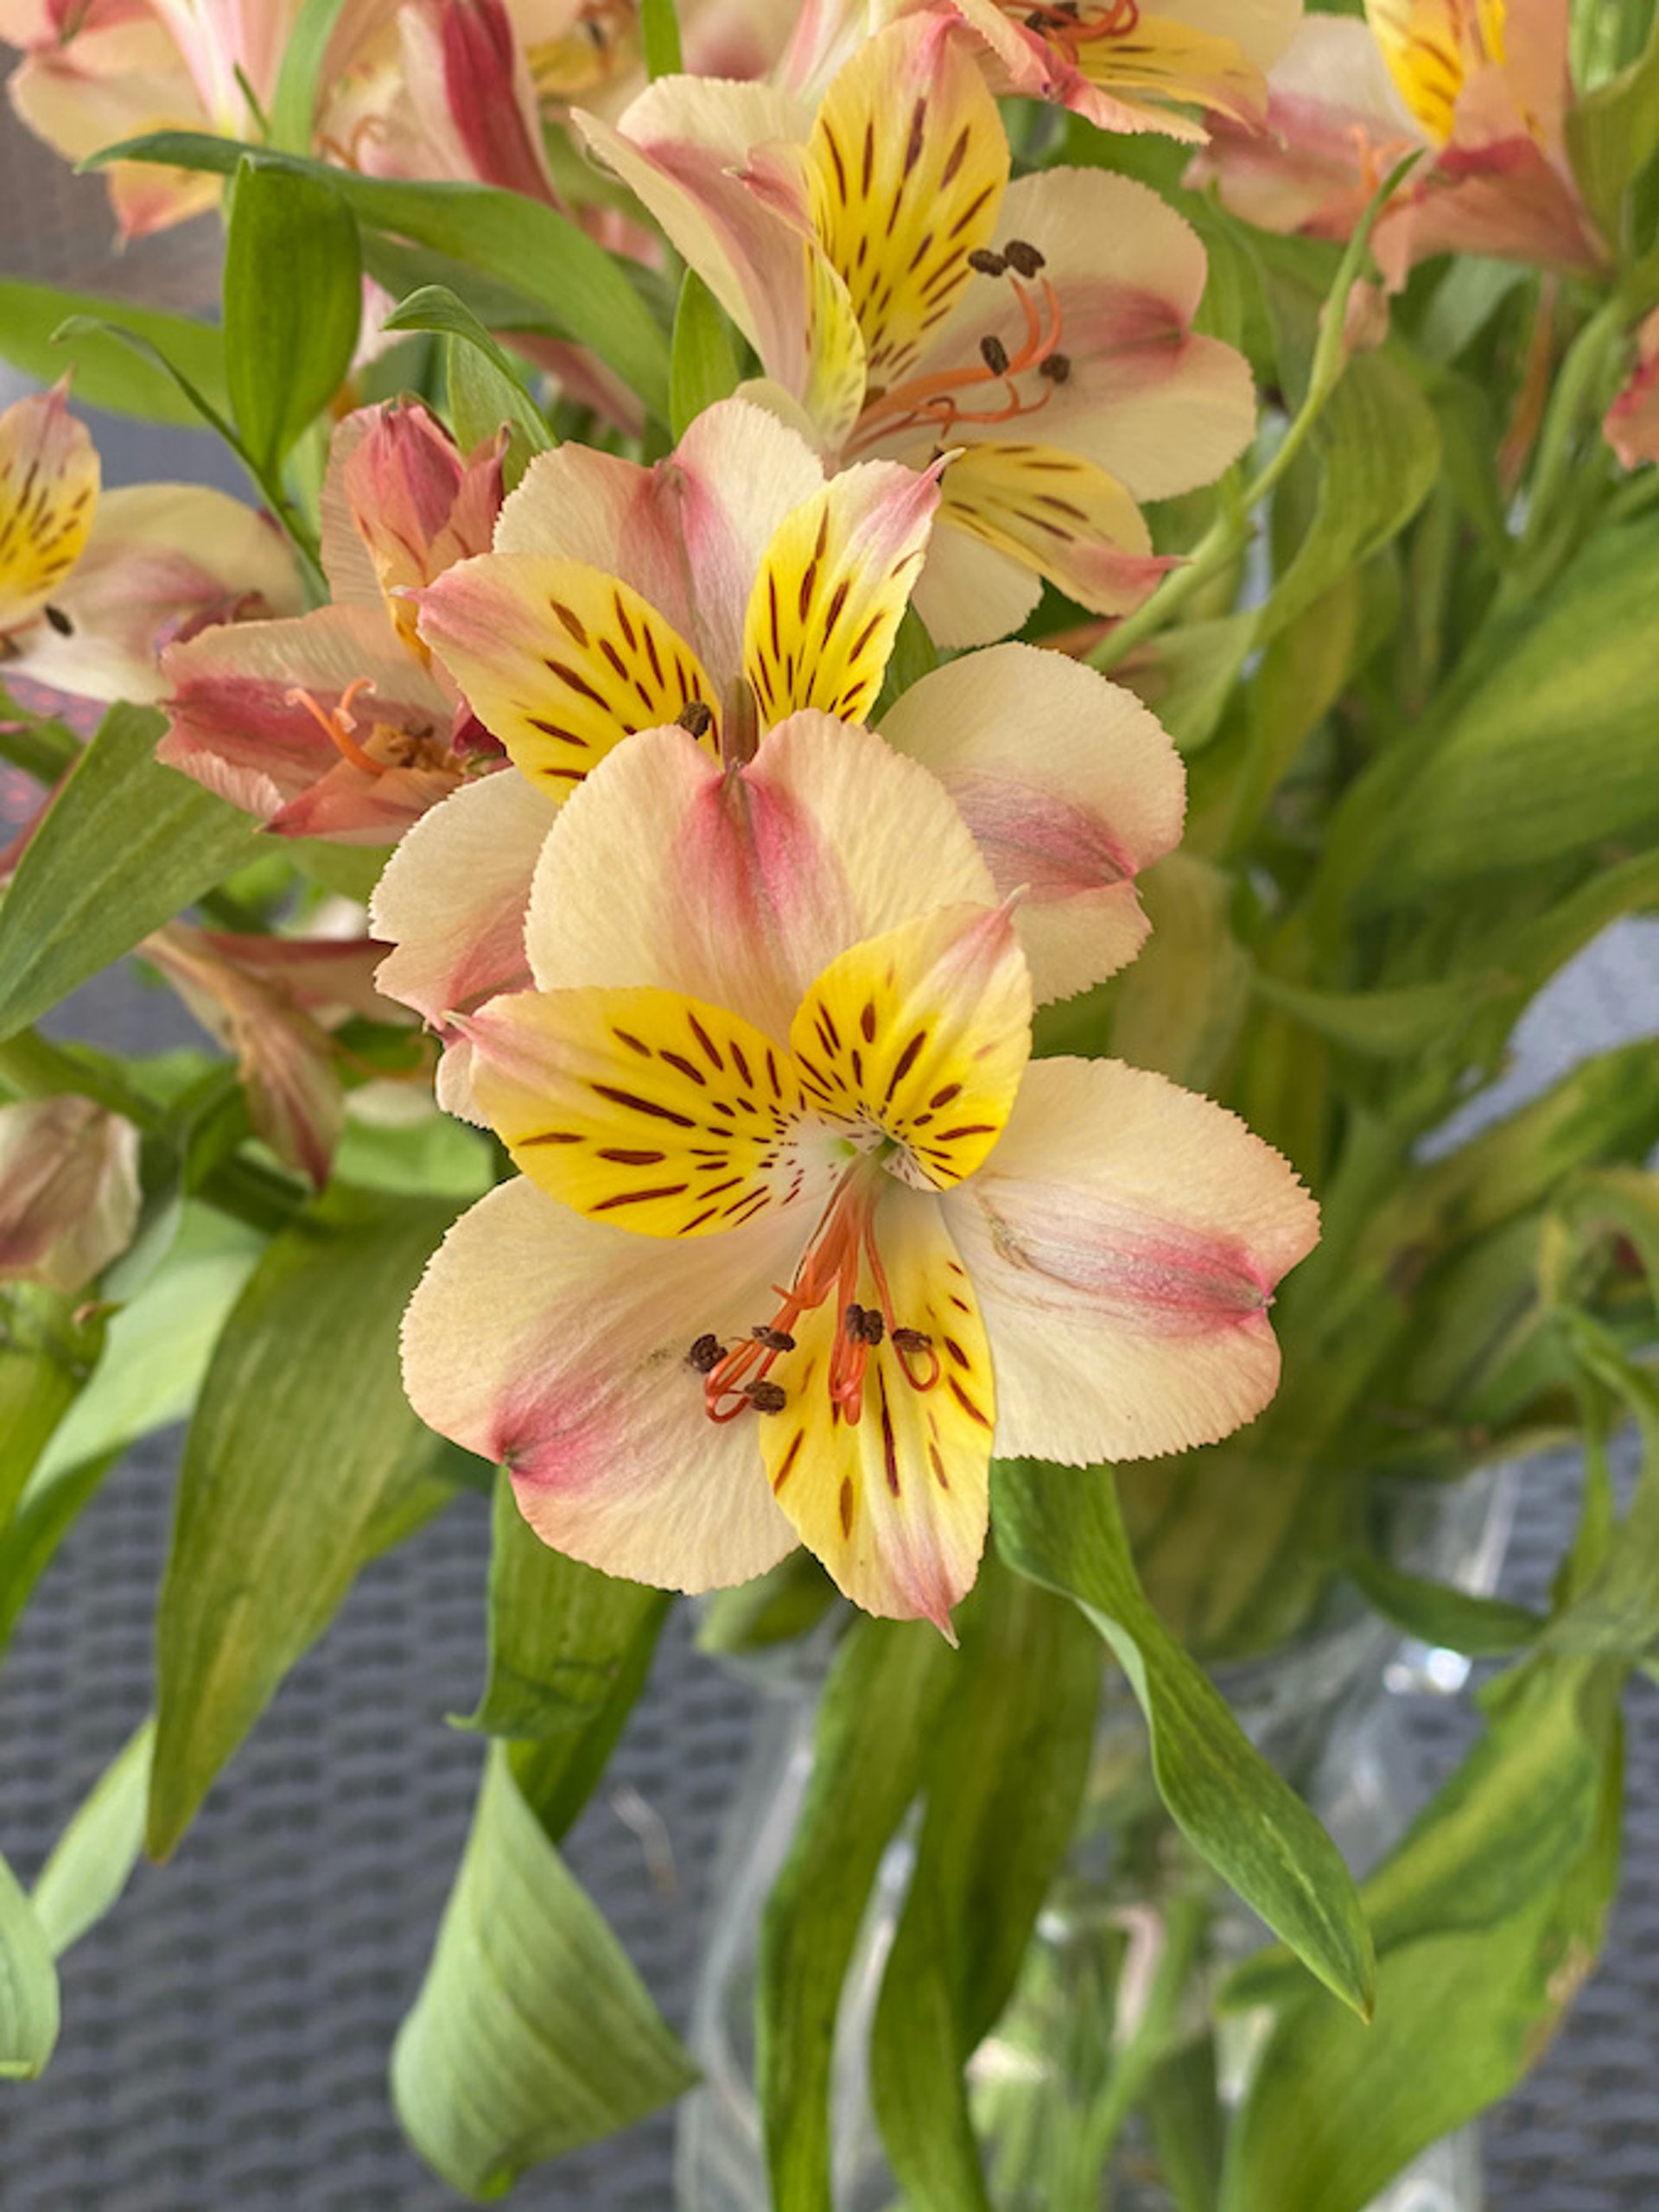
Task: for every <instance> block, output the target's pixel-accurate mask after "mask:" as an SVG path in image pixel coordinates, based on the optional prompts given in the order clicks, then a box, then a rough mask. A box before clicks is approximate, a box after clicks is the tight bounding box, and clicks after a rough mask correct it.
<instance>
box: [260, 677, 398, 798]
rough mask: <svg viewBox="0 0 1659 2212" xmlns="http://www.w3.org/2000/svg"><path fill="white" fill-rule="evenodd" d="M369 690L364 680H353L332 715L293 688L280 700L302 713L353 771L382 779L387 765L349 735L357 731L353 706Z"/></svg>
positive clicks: (367, 682) (371, 684)
mask: <svg viewBox="0 0 1659 2212" xmlns="http://www.w3.org/2000/svg"><path fill="white" fill-rule="evenodd" d="M373 689H374V685H373V683H372V682H371V680H370V679H369V677H366V676H359V677H353V680H352V682H351V683H348V684H347V685H346V689H345V690H343V691H342V692H341V693H340V704H339V705H338V706H337V707H336V708H335V709H334V712H333V714H332V715H331V714H329V713H328V712H327V709H324V708H322V707H320V706H319V705H318V704H317V702H316V701H315V699H314V698H313V697H312V696H311V694H310V693H309V692H308V691H302V690H299V689H298V688H297V687H296V689H295V690H292V691H289V692H288V693H286V694H285V695H284V696H285V697H286V698H287V701H288V703H289V706H290V707H303V708H304V709H305V711H306V712H307V714H308V715H310V716H311V719H312V720H313V721H315V723H316V725H317V727H318V728H320V729H321V731H322V733H323V735H324V736H325V737H326V738H327V740H328V742H329V743H330V744H331V745H332V746H334V747H335V748H336V750H337V751H339V752H340V753H343V754H344V755H345V757H346V760H349V761H350V762H351V764H352V766H353V768H360V769H361V770H362V772H363V773H364V774H365V776H384V775H385V772H386V769H387V766H388V765H389V764H388V763H387V762H385V761H384V760H376V759H375V758H374V755H373V754H372V753H365V751H364V749H363V747H361V746H360V745H359V743H358V741H357V740H356V739H355V738H354V737H353V734H352V732H353V730H354V729H355V728H356V727H357V723H356V721H355V718H354V717H353V714H352V706H353V702H354V701H356V700H357V699H359V698H360V697H361V696H362V695H363V693H364V692H365V691H372V690H373Z"/></svg>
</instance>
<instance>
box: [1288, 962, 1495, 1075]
mask: <svg viewBox="0 0 1659 2212" xmlns="http://www.w3.org/2000/svg"><path fill="white" fill-rule="evenodd" d="M1251 981H1252V982H1253V983H1254V985H1255V992H1256V995H1257V996H1258V997H1259V998H1263V999H1265V1000H1266V1001H1267V1002H1268V1005H1269V1006H1274V1007H1278V1008H1279V1009H1280V1010H1281V1013H1284V1014H1290V1015H1292V1016H1294V1019H1295V1020H1297V1021H1298V1022H1300V1024H1301V1026H1302V1027H1303V1028H1305V1029H1311V1030H1312V1031H1313V1033H1314V1034H1315V1036H1318V1037H1324V1038H1327V1039H1329V1040H1330V1042H1331V1043H1332V1044H1333V1045H1341V1046H1344V1047H1345V1048H1346V1049H1347V1050H1348V1051H1349V1052H1363V1053H1364V1054H1366V1056H1367V1057H1368V1058H1373V1059H1382V1060H1409V1059H1413V1058H1416V1057H1417V1055H1419V1054H1420V1053H1421V1052H1425V1051H1426V1050H1427V1048H1428V1047H1429V1046H1431V1045H1434V1044H1437V1043H1439V1042H1440V1040H1441V1039H1444V1038H1446V1036H1447V1035H1448V1033H1449V1034H1451V1035H1452V1036H1453V1037H1458V1036H1460V1035H1461V1034H1462V1032H1463V1030H1464V1028H1465V1027H1466V1025H1467V1024H1468V1022H1469V1021H1470V1020H1471V1018H1472V1017H1473V1015H1474V1014H1475V1013H1476V1012H1477V1010H1478V1008H1479V1007H1481V1006H1482V1005H1483V1004H1484V1003H1485V1002H1487V1001H1491V1000H1492V999H1495V998H1499V997H1501V996H1503V994H1504V992H1505V991H1506V990H1507V989H1508V988H1510V979H1509V978H1508V977H1507V976H1503V975H1501V974H1499V975H1484V976H1480V975H1477V976H1448V977H1447V978H1446V980H1445V981H1444V982H1438V983H1409V984H1406V985H1404V986H1402V988H1399V989H1397V990H1380V991H1319V990H1312V989H1309V988H1306V987H1305V986H1304V985H1302V984H1300V983H1291V982H1286V981H1285V980H1284V978H1283V977H1282V976H1273V975H1269V974H1268V972H1267V971H1266V970H1265V969H1257V970H1256V972H1255V975H1254V976H1253V977H1252V978H1251Z"/></svg>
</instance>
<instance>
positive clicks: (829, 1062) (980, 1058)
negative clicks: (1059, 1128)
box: [790, 906, 1031, 1190]
mask: <svg viewBox="0 0 1659 2212" xmlns="http://www.w3.org/2000/svg"><path fill="white" fill-rule="evenodd" d="M790 1044H791V1048H792V1050H793V1052H794V1054H795V1058H796V1062H797V1065H798V1067H799V1070H800V1074H801V1084H802V1089H803V1090H804V1094H805V1096H806V1100H807V1103H808V1104H809V1106H810V1107H812V1108H814V1109H816V1110H817V1112H818V1113H819V1114H820V1115H821V1116H823V1118H824V1119H825V1120H826V1121H829V1122H833V1123H836V1124H837V1125H838V1126H842V1127H844V1128H849V1130H854V1131H857V1132H859V1133H861V1134H868V1133H872V1132H876V1133H879V1134H880V1135H882V1136H885V1137H886V1138H887V1139H888V1140H890V1141H891V1142H892V1143H893V1145H895V1146H896V1147H899V1149H898V1151H897V1152H896V1154H894V1155H893V1157H892V1158H891V1159H890V1160H888V1161H887V1165H888V1166H890V1167H891V1168H892V1170H893V1173H895V1174H897V1175H899V1176H902V1177H903V1179H905V1180H906V1182H910V1183H914V1184H916V1185H920V1186H921V1187H922V1188H924V1189H933V1190H944V1189H945V1188H947V1187H948V1186H949V1185H951V1184H953V1183H959V1182H960V1181H961V1180H962V1179H963V1176H964V1175H969V1174H971V1173H973V1171H974V1169H975V1168H976V1167H977V1166H979V1164H980V1162H981V1161H982V1160H983V1159H984V1158H985V1156H986V1154H988V1152H989V1151H990V1149H991V1147H992V1146H993V1145H994V1144H995V1142H996V1140H997V1138H998V1136H999V1135H1000V1134H1001V1129H1002V1126H1003V1124H1004V1122H1006V1121H1007V1118H1008V1115H1009V1112H1010V1111H1011V1109H1012V1108H1013V1105H1014V1096H1015V1094H1016V1093H1017V1092H1018V1090H1019V1088H1020V1077H1021V1076H1022V1074H1023V1073H1024V1071H1025V1066H1026V1062H1027V1059H1028V1058H1029V1057H1030V1053H1031V976H1030V972H1029V970H1028V969H1027V966H1026V960H1025V955H1024V954H1023V953H1022V952H1021V951H1020V947H1019V944H1018V942H1017V940H1016V939H1015V937H1014V926H1013V923H1012V921H1011V919H1010V917H1009V913H1008V910H1007V907H987V906H946V907H943V908H941V909H940V910H939V911H938V912H936V913H932V914H927V915H924V916H923V918H921V919H920V920H919V921H915V922H906V923H905V924H904V925H902V926H901V927H899V928H898V929H896V930H890V931H887V934H886V935H885V936H883V937H878V938H870V939H868V941H867V942H866V943H865V944H856V945H855V946H854V947H853V948H852V950H850V951H849V952H844V953H842V956H841V957H840V958H839V959H838V960H834V961H832V962H831V963H830V964H829V967H828V968H826V969H824V971H823V974H822V975H821V976H819V977H818V979H817V982H815V983H814V984H813V986H812V988H811V989H810V991H808V993H807V994H806V996H805V998H804V1000H803V1001H801V1007H800V1011H799V1012H798V1014H797V1015H796V1017H795V1021H794V1025H793V1027H792V1028H791V1032H790Z"/></svg>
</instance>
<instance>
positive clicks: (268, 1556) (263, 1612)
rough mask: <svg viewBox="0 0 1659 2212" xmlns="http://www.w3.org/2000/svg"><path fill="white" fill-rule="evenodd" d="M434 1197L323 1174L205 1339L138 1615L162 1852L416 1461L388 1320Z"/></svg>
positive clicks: (400, 1298) (426, 1236) (318, 1627)
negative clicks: (152, 1684)
mask: <svg viewBox="0 0 1659 2212" xmlns="http://www.w3.org/2000/svg"><path fill="white" fill-rule="evenodd" d="M453 1214H454V1205H453V1204H452V1203H451V1202H449V1201H447V1200H429V1199H417V1198H408V1199H404V1200H402V1201H399V1200H397V1199H395V1198H391V1197H388V1196H383V1195H380V1194H377V1193H370V1192H352V1191H344V1190H338V1189H336V1190H335V1191H334V1192H330V1193H329V1195H328V1196H327V1198H325V1199H324V1200H323V1201H322V1202H321V1205H318V1206H317V1207H316V1208H315V1210H314V1211H311V1212H309V1213H308V1214H307V1215H305V1216H304V1217H302V1218H300V1219H299V1220H297V1221H296V1223H295V1224H294V1225H293V1227H292V1228H290V1229H289V1230H284V1231H283V1234H282V1235H281V1236H278V1237H277V1239H276V1240H275V1242H274V1243H272V1244H271V1245H270V1249H268V1251H267V1252H266V1254H265V1255H264V1259H263V1260H262V1261H261V1262H260V1263H259V1265H258V1267H257V1268H256V1269H255V1270H254V1273H253V1274H252V1276H251V1278H250V1280H249V1282H248V1285H247V1287H246V1288H245V1291H244V1292H243V1294H242V1295H241V1297H240V1298H239V1299H238V1301H237V1304H236V1306H235V1307H234V1309H233V1310H232V1314H231V1317H230V1319H229V1320H228V1321H227V1323H226V1326H225V1329H224V1332H223V1334H222V1335H221V1336H220V1338H219V1343H218V1345H217V1348H216V1349H215V1351H214V1354H213V1363H212V1365H211V1366H210V1367H209V1369H208V1371H207V1381H206V1383H204V1385H203V1387H202V1393H201V1402H200V1406H199V1407H198V1408H197V1411H196V1417H195V1420H194V1421H193V1423H192V1424H191V1428H190V1433H189V1436H188V1439H187V1440H186V1444H185V1452H184V1464H183V1466H182V1468H181V1471H180V1475H179V1489H178V1500H177V1506H176V1510H175V1519H174V1526H173V1541H172V1548H171V1551H170V1553H169V1554H168V1564H167V1572H166V1575H165V1578H164V1580H163V1582H162V1595H161V1604H160V1609H159V1615H158V1620H157V1655H156V1761H155V1771H154V1774H153V1776H152V1778H151V1785H150V1797H149V1828H148V1834H147V1838H146V1847H147V1848H148V1849H149V1852H150V1853H151V1854H152V1855H153V1856H155V1857H157V1858H164V1857H165V1856H166V1855H167V1853H168V1852H169V1851H171V1850H172V1848H173V1847H174V1846H175V1844H176V1843H177V1841H178V1840H179V1838H180V1837H181V1835H182V1834H183V1833H184V1831H185V1829H186V1827H188V1825H189V1823H190V1821H191V1820H192V1818H193V1817H194V1814H195V1811H196V1808H197V1807H198V1806H199V1805H200V1802H201V1800H202V1798H203V1796H205V1795H206V1794H207V1789H208V1786H209V1785H210V1783H212V1782H213V1777H215V1775H217V1774H218V1772H219V1769H220V1768H221V1767H222V1766H223V1765H224V1764H225V1762H226V1759H228V1758H230V1756H231V1754H232V1751H235V1749H236V1747H237V1745H238V1744H239V1743H240V1742H241V1740H242V1738H243V1737H244V1736H245V1734H246V1733H247V1732H248V1730H249V1729H250V1728H251V1726H252V1725H253V1723H254V1721H255V1720H256V1719H257V1718H258V1716H259V1714H260V1713H261V1712H262V1711H263V1710H264V1706H265V1704H266V1702H267V1701H268V1700H269V1699H270V1695H271V1694H272V1692H273V1691H274V1690H275V1689H276V1688H277V1684H278V1683H279V1682H280V1681H282V1679H283V1675H285V1674H286V1672H287V1671H288V1669H289V1667H290V1666H292V1664H293V1663H294V1662H295V1660H296V1659H297V1658H298V1657H299V1656H300V1655H301V1653H302V1652H303V1651H304V1650H305V1649H307V1648H308V1645H310V1644H311V1643H313V1642H314V1641H315V1638H316V1637H318V1636H319V1635H321V1632H322V1630H323V1629H324V1628H326V1627H327V1624H328V1622H329V1620H330V1619H331V1618H333V1615H334V1609H335V1607H336V1606H337V1605H339V1603H340V1599H342V1598H343V1597H344V1596H345V1594H346V1590H347V1589H348V1588H349V1587H350V1586H351V1583H352V1581H353V1578H354V1576H355V1575H356V1573H357V1572H358V1569H359V1567H361V1566H362V1564H363V1562H364V1559H365V1554H366V1552H367V1551H368V1550H369V1549H370V1548H372V1531H373V1530H374V1528H375V1523H376V1519H377V1516H378V1513H379V1512H380V1511H381V1510H383V1508H384V1506H385V1502H386V1500H387V1499H388V1497H391V1496H393V1495H394V1494H395V1493H396V1492H397V1490H398V1488H399V1486H400V1484H402V1483H403V1482H404V1481H406V1480H407V1479H408V1478H409V1474H410V1469H411V1467H418V1466H419V1465H420V1464H421V1463H422V1461H423V1456H424V1454H425V1452H426V1451H427V1449H428V1445H427V1436H426V1431H425V1430H424V1429H423V1427H422V1426H421V1423H420V1422H419V1421H418V1420H417V1419H416V1416H415V1414H414V1413H413V1412H412V1411H411V1409H410V1406H409V1403H408V1401H407V1400H406V1399H405V1397H404V1392H403V1384H402V1381H401V1378H400V1376H399V1372H398V1363H397V1326H398V1322H399V1319H400V1317H401V1315H402V1313H403V1308H404V1303H405V1301H406V1300H407V1299H408V1297H409V1294H410V1291H411V1290H412V1289H413V1288H414V1287H415V1283H416V1280H417V1278H418V1276H419V1274H420V1271H421V1269H422V1268H423V1265H424V1264H425V1262H426V1261H427V1260H428V1258H429V1256H430V1255H431V1253H432V1251H433V1249H434V1248H435V1245H436V1244H437V1243H438V1241H439V1238H440V1237H441V1236H442V1233H443V1231H444V1230H445V1228H446V1227H447V1226H448V1223H449V1221H450V1219H451V1218H452V1217H453Z"/></svg>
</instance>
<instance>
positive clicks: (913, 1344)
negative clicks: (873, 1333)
mask: <svg viewBox="0 0 1659 2212" xmlns="http://www.w3.org/2000/svg"><path fill="white" fill-rule="evenodd" d="M932 1349H933V1339H932V1338H931V1337H928V1336H924V1335H923V1333H922V1332H921V1331H920V1330H919V1329H895V1330H894V1331H893V1350H894V1351H932Z"/></svg>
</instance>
